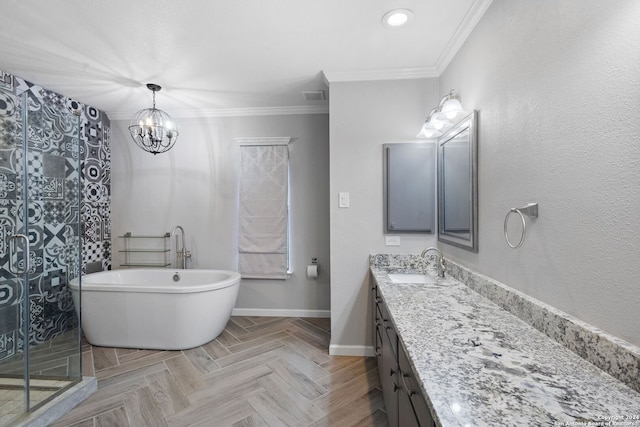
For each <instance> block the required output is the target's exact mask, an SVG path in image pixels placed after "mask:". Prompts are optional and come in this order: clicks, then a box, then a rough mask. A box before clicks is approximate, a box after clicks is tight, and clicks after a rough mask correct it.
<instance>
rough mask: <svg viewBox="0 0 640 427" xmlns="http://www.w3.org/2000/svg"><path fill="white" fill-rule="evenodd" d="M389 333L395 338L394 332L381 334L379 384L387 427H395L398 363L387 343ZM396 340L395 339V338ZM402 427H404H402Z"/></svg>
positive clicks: (396, 420) (396, 419)
mask: <svg viewBox="0 0 640 427" xmlns="http://www.w3.org/2000/svg"><path fill="white" fill-rule="evenodd" d="M389 332H391V334H392V335H393V337H394V338H396V335H395V331H394V330H393V329H391V331H389V330H387V332H386V333H383V334H382V342H383V344H382V357H381V358H380V359H381V364H380V365H378V369H379V371H380V382H381V385H382V396H383V398H384V407H385V409H386V410H387V418H388V419H389V427H397V426H398V425H402V424H398V393H397V388H398V387H397V385H396V375H397V372H398V362H397V360H396V355H395V354H394V352H393V347H392V346H391V345H390V344H391V343H390V342H389V341H388V335H389ZM396 339H397V338H396ZM403 427H404V426H403Z"/></svg>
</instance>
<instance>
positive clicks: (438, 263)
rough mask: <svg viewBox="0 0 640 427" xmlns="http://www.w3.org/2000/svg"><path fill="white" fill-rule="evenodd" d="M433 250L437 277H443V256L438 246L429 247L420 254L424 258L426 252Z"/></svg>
mask: <svg viewBox="0 0 640 427" xmlns="http://www.w3.org/2000/svg"><path fill="white" fill-rule="evenodd" d="M429 251H434V252H436V253H437V255H436V272H437V273H438V277H444V256H443V255H442V251H440V249H438V248H434V247H430V248H427V249H425V250H424V251H422V253H421V254H420V256H421V257H422V258H424V257H425V256H426V255H427V252H429Z"/></svg>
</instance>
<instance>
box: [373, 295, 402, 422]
mask: <svg viewBox="0 0 640 427" xmlns="http://www.w3.org/2000/svg"><path fill="white" fill-rule="evenodd" d="M373 293H374V296H373V300H374V310H375V311H374V313H375V331H374V333H375V340H376V355H377V357H378V375H380V385H381V386H382V397H383V399H384V407H385V409H386V411H387V415H388V418H389V427H398V417H397V414H398V398H397V390H398V386H397V384H396V374H397V372H398V359H397V354H398V351H397V349H398V336H397V335H396V331H395V329H394V328H393V325H392V323H391V320H390V319H389V314H388V312H387V309H386V307H385V305H384V302H383V301H382V298H381V297H380V295H378V288H377V286H376V287H374V288H373ZM392 414H396V415H392Z"/></svg>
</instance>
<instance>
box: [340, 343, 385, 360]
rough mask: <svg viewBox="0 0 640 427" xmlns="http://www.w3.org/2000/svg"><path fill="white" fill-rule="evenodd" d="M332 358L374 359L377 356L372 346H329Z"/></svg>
mask: <svg viewBox="0 0 640 427" xmlns="http://www.w3.org/2000/svg"><path fill="white" fill-rule="evenodd" d="M329 355H330V356H362V357H374V356H375V355H376V353H375V351H373V347H372V346H370V345H337V344H331V345H329Z"/></svg>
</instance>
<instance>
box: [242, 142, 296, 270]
mask: <svg viewBox="0 0 640 427" xmlns="http://www.w3.org/2000/svg"><path fill="white" fill-rule="evenodd" d="M240 162H241V165H240V230H239V234H238V271H239V272H240V274H241V275H242V277H243V278H250V279H286V278H287V269H288V250H289V248H288V226H287V224H288V180H289V179H288V178H289V152H288V148H287V146H286V145H242V146H241V147H240Z"/></svg>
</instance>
